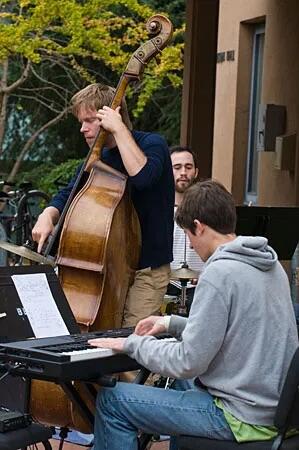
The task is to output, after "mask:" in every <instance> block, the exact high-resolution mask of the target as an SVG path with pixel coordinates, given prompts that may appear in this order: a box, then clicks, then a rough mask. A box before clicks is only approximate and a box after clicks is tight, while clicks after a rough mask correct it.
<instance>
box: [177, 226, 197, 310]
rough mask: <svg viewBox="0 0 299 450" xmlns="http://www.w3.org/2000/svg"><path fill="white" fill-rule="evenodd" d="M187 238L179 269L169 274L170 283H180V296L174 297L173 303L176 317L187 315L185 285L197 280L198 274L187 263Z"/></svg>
mask: <svg viewBox="0 0 299 450" xmlns="http://www.w3.org/2000/svg"><path fill="white" fill-rule="evenodd" d="M186 253H187V238H186V234H185V245H184V261H183V262H182V265H181V267H179V268H178V269H175V270H172V271H171V274H170V281H178V282H179V283H180V291H181V292H180V295H179V296H178V297H175V301H174V303H175V304H176V308H175V312H176V313H177V314H178V315H182V316H186V315H187V306H186V301H187V290H188V288H187V284H188V282H189V281H191V280H198V276H199V273H198V272H196V271H195V270H192V269H191V268H190V267H189V266H188V263H187V257H186Z"/></svg>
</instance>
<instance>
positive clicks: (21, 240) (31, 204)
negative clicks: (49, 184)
mask: <svg viewBox="0 0 299 450" xmlns="http://www.w3.org/2000/svg"><path fill="white" fill-rule="evenodd" d="M49 201H50V197H49V196H48V194H46V193H45V192H42V191H38V190H35V189H34V190H31V191H28V192H26V193H25V194H24V195H23V196H22V197H21V199H20V201H19V204H18V210H17V217H16V229H15V231H16V244H17V245H23V244H25V242H27V241H28V240H29V241H30V240H31V239H32V236H31V233H32V228H33V227H34V225H35V223H36V221H37V218H38V216H39V215H40V213H41V212H42V211H43V209H44V208H45V207H46V206H47V204H48V203H49Z"/></svg>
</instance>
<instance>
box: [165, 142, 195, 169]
mask: <svg viewBox="0 0 299 450" xmlns="http://www.w3.org/2000/svg"><path fill="white" fill-rule="evenodd" d="M169 152H170V155H172V154H173V153H183V152H188V153H190V154H191V155H192V157H193V161H194V166H195V168H196V169H198V164H197V156H196V154H195V153H194V151H193V150H192V149H191V147H188V146H184V145H174V146H172V147H170V149H169Z"/></svg>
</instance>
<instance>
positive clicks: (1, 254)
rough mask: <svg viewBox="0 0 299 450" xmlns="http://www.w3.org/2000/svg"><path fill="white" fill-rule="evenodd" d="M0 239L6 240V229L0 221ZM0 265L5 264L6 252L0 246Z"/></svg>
mask: <svg viewBox="0 0 299 450" xmlns="http://www.w3.org/2000/svg"><path fill="white" fill-rule="evenodd" d="M0 239H1V241H6V240H7V236H6V231H5V228H4V226H3V225H2V223H1V222H0ZM0 266H7V252H6V250H3V249H2V248H0Z"/></svg>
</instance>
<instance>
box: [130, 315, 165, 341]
mask: <svg viewBox="0 0 299 450" xmlns="http://www.w3.org/2000/svg"><path fill="white" fill-rule="evenodd" d="M163 319H164V318H163V316H162V317H161V316H149V317H147V318H146V319H142V320H140V321H139V322H138V323H137V325H136V328H135V331H134V333H135V334H138V335H139V336H145V335H148V336H155V335H157V334H159V333H164V332H165V331H167V330H166V327H165V324H164V320H163Z"/></svg>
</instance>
